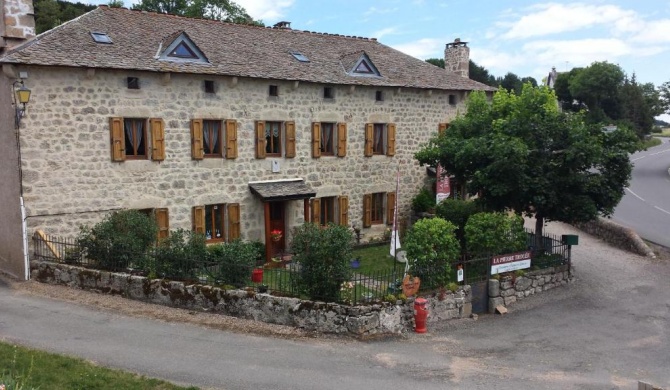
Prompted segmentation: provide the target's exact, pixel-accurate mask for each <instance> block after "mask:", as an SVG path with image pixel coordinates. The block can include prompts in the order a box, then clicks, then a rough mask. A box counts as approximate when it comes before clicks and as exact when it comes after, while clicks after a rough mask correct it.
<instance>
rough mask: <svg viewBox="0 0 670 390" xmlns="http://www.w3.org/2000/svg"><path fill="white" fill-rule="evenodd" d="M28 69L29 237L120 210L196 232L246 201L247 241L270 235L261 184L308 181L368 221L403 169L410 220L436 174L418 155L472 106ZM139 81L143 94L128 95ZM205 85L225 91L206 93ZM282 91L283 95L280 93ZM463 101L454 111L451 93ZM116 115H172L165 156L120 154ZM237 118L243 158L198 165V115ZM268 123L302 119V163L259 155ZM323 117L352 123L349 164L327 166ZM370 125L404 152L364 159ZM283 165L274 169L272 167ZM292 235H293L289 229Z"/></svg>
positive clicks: (400, 95)
mask: <svg viewBox="0 0 670 390" xmlns="http://www.w3.org/2000/svg"><path fill="white" fill-rule="evenodd" d="M18 68H19V70H21V71H27V72H28V75H29V77H28V79H27V80H26V86H27V87H29V88H30V89H31V90H32V97H31V103H30V106H29V109H28V111H27V113H26V117H25V118H24V122H23V128H22V130H21V153H22V156H23V188H24V193H25V201H26V207H27V213H28V219H27V222H28V228H29V234H32V232H34V231H35V230H36V229H42V230H44V231H45V232H46V233H48V234H55V235H61V236H73V235H74V234H76V233H77V231H78V227H79V226H80V225H82V224H89V225H91V224H94V223H96V222H98V221H99V220H100V219H101V218H102V217H103V216H104V215H105V214H106V213H108V212H109V211H113V210H119V209H146V208H167V209H168V210H169V223H170V228H171V229H176V228H184V229H191V227H192V223H193V221H192V208H193V207H194V206H199V205H207V204H218V203H239V204H240V209H241V235H242V237H243V238H245V239H249V240H263V239H264V214H263V204H262V202H261V200H260V199H258V197H255V196H254V195H252V194H251V192H250V190H249V187H248V183H249V182H253V181H264V180H278V179H290V178H303V179H304V180H305V182H306V183H307V184H308V185H310V186H311V187H312V188H313V189H314V190H316V193H317V194H316V196H317V197H329V196H339V195H346V196H348V197H349V224H350V225H357V226H359V227H360V226H361V224H362V209H363V205H362V203H363V195H364V194H368V193H376V192H391V191H395V181H394V179H393V178H394V177H395V172H396V170H397V169H400V171H401V191H400V196H399V210H400V216H401V218H406V217H408V216H409V209H410V200H411V198H412V196H414V195H415V194H416V192H417V191H418V189H419V187H420V186H422V185H423V184H424V180H425V178H426V174H425V168H424V167H421V166H419V164H418V163H417V162H416V160H415V159H414V157H413V155H414V153H415V152H416V151H417V150H419V148H420V147H421V146H422V145H423V144H425V143H426V142H427V141H428V140H429V138H430V137H431V136H433V135H435V134H436V132H437V129H438V124H439V123H441V122H449V121H450V120H451V119H452V118H454V117H455V116H456V114H457V111H458V110H461V111H463V110H464V109H465V107H464V105H463V100H464V99H462V97H463V96H464V92H462V91H442V90H433V91H432V92H428V91H426V90H419V89H406V88H382V87H366V86H357V87H355V88H353V87H350V86H335V87H334V90H335V98H334V99H332V100H331V99H329V100H325V99H323V98H322V96H323V85H320V84H310V83H302V82H301V83H298V82H289V81H272V80H262V79H247V78H239V79H238V78H232V77H224V76H200V75H189V74H172V75H170V74H160V73H151V72H132V71H121V70H120V71H114V70H95V71H93V70H86V69H74V68H53V67H51V68H39V67H35V66H22V67H18ZM128 76H135V77H139V79H140V85H141V89H139V90H133V89H128V88H127V86H126V79H127V77H128ZM205 79H208V80H213V81H214V82H215V84H216V88H217V93H216V94H206V93H204V91H203V87H202V85H203V82H204V80H205ZM270 84H273V85H278V86H279V97H269V96H268V86H269V85H270ZM378 90H382V91H383V93H384V97H385V98H384V100H383V101H382V102H379V101H376V100H375V93H376V91H378ZM449 94H456V95H457V96H459V97H461V99H458V101H459V102H458V104H457V105H450V104H449V102H448V95H449ZM110 117H126V118H128V117H130V118H162V119H163V121H164V123H165V145H166V148H165V160H164V161H162V162H155V161H151V160H126V161H124V162H112V161H111V158H110V128H109V127H110V125H109V119H110ZM193 118H204V119H224V120H225V119H234V120H236V121H237V122H238V157H237V158H236V159H231V160H229V159H221V158H217V159H204V160H199V161H198V160H193V159H192V158H191V135H190V128H189V126H190V120H191V119H193ZM256 120H273V121H295V125H296V157H295V158H283V157H281V158H266V159H257V158H255V154H254V152H255V149H254V146H255V138H254V134H255V133H254V122H255V121H256ZM312 122H345V123H346V124H347V128H348V139H347V153H346V157H326V156H323V157H321V158H318V159H315V158H313V157H312V154H311V142H312V138H311V124H312ZM366 123H395V124H396V126H397V130H396V131H397V133H396V154H395V156H392V157H389V156H385V155H375V156H373V157H364V128H365V124H366ZM272 160H277V162H278V163H279V167H280V170H279V172H278V173H273V172H272V169H271V161H272ZM303 210H304V209H303V202H302V201H288V202H287V209H286V211H287V213H286V220H287V226H286V228H287V229H290V228H291V227H293V226H296V225H298V224H301V223H302V222H303V221H304V212H303ZM384 229H386V225H385V224H380V225H373V226H372V228H369V229H363V239H364V240H366V237H367V238H369V237H372V236H379V235H381V234H382V233H383V231H384ZM287 231H288V230H287Z"/></svg>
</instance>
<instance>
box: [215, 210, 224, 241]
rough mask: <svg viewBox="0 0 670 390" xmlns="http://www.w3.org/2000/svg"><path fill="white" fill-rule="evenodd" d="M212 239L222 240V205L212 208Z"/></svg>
mask: <svg viewBox="0 0 670 390" xmlns="http://www.w3.org/2000/svg"><path fill="white" fill-rule="evenodd" d="M214 238H218V239H220V238H223V205H216V206H214Z"/></svg>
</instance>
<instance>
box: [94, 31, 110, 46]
mask: <svg viewBox="0 0 670 390" xmlns="http://www.w3.org/2000/svg"><path fill="white" fill-rule="evenodd" d="M91 36H92V37H93V40H94V41H95V42H97V43H108V44H111V43H113V42H112V38H110V37H109V35H107V33H103V32H93V31H91Z"/></svg>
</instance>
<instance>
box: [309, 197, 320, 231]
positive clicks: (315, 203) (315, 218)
mask: <svg viewBox="0 0 670 390" xmlns="http://www.w3.org/2000/svg"><path fill="white" fill-rule="evenodd" d="M311 203H312V205H311V206H312V207H311V209H312V220H311V222H312V223H315V224H317V225H321V199H319V198H314V199H312V201H311Z"/></svg>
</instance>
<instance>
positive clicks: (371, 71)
mask: <svg viewBox="0 0 670 390" xmlns="http://www.w3.org/2000/svg"><path fill="white" fill-rule="evenodd" d="M350 69H351V70H350V71H349V74H350V75H352V76H372V77H380V76H381V74H380V73H379V70H377V68H376V67H375V66H374V64H373V63H372V61H370V58H369V57H368V56H367V54H365V53H362V54H361V55H360V57H358V60H357V61H356V62H354V64H353V66H352V67H351V68H350Z"/></svg>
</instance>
